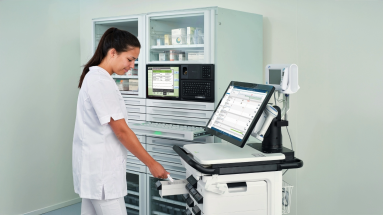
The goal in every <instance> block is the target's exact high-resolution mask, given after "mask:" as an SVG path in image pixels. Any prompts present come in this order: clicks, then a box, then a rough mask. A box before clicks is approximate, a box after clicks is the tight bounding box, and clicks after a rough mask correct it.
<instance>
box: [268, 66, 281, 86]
mask: <svg viewBox="0 0 383 215" xmlns="http://www.w3.org/2000/svg"><path fill="white" fill-rule="evenodd" d="M269 83H270V84H276V85H280V84H281V70H280V69H270V70H269Z"/></svg>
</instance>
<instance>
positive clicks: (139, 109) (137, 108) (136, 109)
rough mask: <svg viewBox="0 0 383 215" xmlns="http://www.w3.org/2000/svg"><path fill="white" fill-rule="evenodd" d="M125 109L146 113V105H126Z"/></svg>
mask: <svg viewBox="0 0 383 215" xmlns="http://www.w3.org/2000/svg"><path fill="white" fill-rule="evenodd" d="M126 111H128V113H146V107H145V106H135V105H126ZM128 115H129V114H128Z"/></svg>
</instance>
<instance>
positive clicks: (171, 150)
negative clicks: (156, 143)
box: [152, 147, 176, 154]
mask: <svg viewBox="0 0 383 215" xmlns="http://www.w3.org/2000/svg"><path fill="white" fill-rule="evenodd" d="M152 150H153V151H157V152H171V153H172V154H176V152H175V151H173V149H172V148H170V149H168V150H167V149H164V148H158V147H152Z"/></svg>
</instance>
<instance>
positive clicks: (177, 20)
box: [147, 10, 210, 64]
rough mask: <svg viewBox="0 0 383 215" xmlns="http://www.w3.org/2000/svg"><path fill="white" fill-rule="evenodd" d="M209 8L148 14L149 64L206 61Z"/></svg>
mask: <svg viewBox="0 0 383 215" xmlns="http://www.w3.org/2000/svg"><path fill="white" fill-rule="evenodd" d="M209 13H210V11H203V10H200V11H198V10H196V11H187V12H179V13H174V12H169V13H160V14H155V13H153V14H149V15H148V16H147V28H148V30H147V32H148V33H147V47H148V51H147V53H148V54H147V59H148V63H157V64H158V63H167V64H168V63H178V64H179V63H207V62H208V59H209V56H208V54H209V48H208V47H209V43H210V41H209V38H210V37H209V36H210V27H209V26H210V24H209V20H210V19H209V15H208V14H209Z"/></svg>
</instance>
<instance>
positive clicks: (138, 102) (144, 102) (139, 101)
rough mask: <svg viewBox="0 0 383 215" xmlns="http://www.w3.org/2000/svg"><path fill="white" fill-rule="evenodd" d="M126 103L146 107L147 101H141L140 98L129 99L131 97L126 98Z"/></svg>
mask: <svg viewBox="0 0 383 215" xmlns="http://www.w3.org/2000/svg"><path fill="white" fill-rule="evenodd" d="M122 98H123V99H124V102H125V104H126V105H146V99H139V98H129V97H124V96H122Z"/></svg>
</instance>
